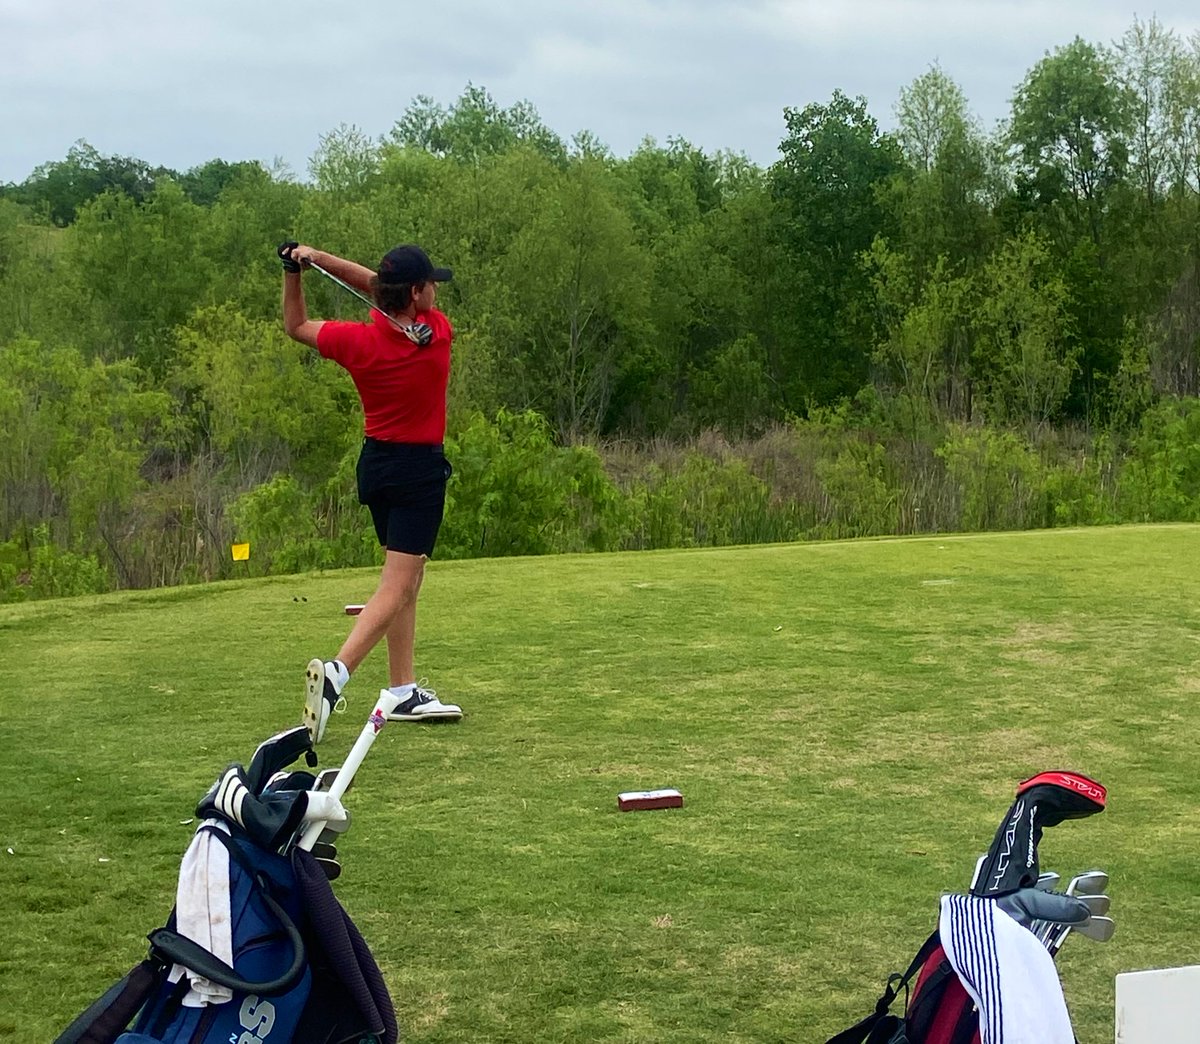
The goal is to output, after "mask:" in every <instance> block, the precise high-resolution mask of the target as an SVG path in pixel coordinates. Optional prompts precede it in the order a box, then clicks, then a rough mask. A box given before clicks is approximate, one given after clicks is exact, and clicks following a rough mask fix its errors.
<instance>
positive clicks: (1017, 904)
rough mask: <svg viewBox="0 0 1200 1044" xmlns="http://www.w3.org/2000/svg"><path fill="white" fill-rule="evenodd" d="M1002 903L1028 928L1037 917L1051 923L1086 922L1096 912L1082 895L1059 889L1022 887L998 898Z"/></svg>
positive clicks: (1001, 906) (1003, 907)
mask: <svg viewBox="0 0 1200 1044" xmlns="http://www.w3.org/2000/svg"><path fill="white" fill-rule="evenodd" d="M996 905H997V906H999V907H1000V909H1001V910H1003V911H1004V912H1005V913H1006V914H1008V916H1009V917H1011V918H1012V919H1013V920H1014V921H1016V922H1017V924H1020V925H1023V926H1024V927H1026V928H1028V927H1029V926H1030V925H1031V924H1033V922H1034V921H1048V922H1049V923H1051V924H1082V923H1083V922H1084V921H1086V920H1087V919H1088V918H1089V917H1091V916H1092V911H1091V909H1090V908H1089V907H1088V905H1087V903H1085V902H1084V901H1083V900H1082V899H1076V898H1074V897H1073V896H1070V895H1062V894H1060V893H1058V892H1041V891H1038V889H1036V888H1022V889H1021V890H1020V891H1017V892H1009V893H1008V895H1002V896H1001V897H1000V898H999V899H997V900H996Z"/></svg>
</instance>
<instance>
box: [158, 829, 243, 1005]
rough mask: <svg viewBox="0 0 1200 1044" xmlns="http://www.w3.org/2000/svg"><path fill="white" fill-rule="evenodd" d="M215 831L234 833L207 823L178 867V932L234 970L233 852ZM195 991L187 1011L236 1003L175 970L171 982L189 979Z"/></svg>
mask: <svg viewBox="0 0 1200 1044" xmlns="http://www.w3.org/2000/svg"><path fill="white" fill-rule="evenodd" d="M204 828H213V829H216V830H221V831H223V832H224V833H226V834H228V833H229V827H228V826H226V825H225V824H224V823H222V822H221V821H220V820H218V819H206V820H205V821H204V822H203V823H201V824H200V827H199V828H197V830H196V835H195V837H193V838H192V843H191V844H190V845H189V846H188V850H187V851H186V852H185V853H184V855H183V861H182V862H181V863H180V864H179V887H178V889H177V890H176V893H175V930H176V931H177V932H179V934H180V935H183V936H186V937H187V938H189V939H191V940H192V941H193V942H196V943H199V944H200V945H201V946H203V947H204V948H205V949H206V950H208V952H209V953H211V954H213V955H214V956H216V957H219V958H221V960H223V961H224V962H225V963H226V964H228V965H232V964H233V933H232V915H231V914H230V910H229V851H228V850H227V849H226V848H225V846H224V845H223V844H221V842H220V841H218V840H217V839H216V838H215V837H213V836H212V834H211V832H210V830H208V829H204ZM185 974H186V975H187V977H188V983H189V986H190V988H189V989H188V992H187V993H186V994H185V995H184V998H183V1002H182V1003H183V1004H184V1006H185V1007H188V1008H203V1007H204V1006H205V1005H207V1004H224V1003H225V1002H226V1001H229V1000H232V999H233V991H232V990H231V989H229V988H228V987H226V986H219V985H218V984H217V983H215V982H210V981H209V980H208V979H206V978H204V976H203V975H198V974H197V973H196V972H194V971H192V970H191V969H190V968H184V967H183V965H181V964H176V965H173V966H172V967H171V972H170V974H169V975H168V976H167V978H168V980H169V981H170V982H178V981H179V980H180V979H181V978H182V977H183V976H184V975H185Z"/></svg>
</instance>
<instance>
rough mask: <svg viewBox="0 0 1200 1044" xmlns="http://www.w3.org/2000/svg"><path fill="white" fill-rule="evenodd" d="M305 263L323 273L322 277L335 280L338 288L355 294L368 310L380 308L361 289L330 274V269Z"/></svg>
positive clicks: (308, 262) (309, 262) (313, 262)
mask: <svg viewBox="0 0 1200 1044" xmlns="http://www.w3.org/2000/svg"><path fill="white" fill-rule="evenodd" d="M304 263H305V264H306V265H308V267H309V268H312V269H314V270H316V271H318V272H320V273H321V275H323V276H324V277H325V278H326V279H332V280H333V281H334V282H335V283H337V285H338V286H340V287H341V288H342V289H343V290H346V291H348V292H349V293H352V294H353V295H354V296H355V297H357V298H358V299H359V300H360V301H361V302H362V303H363V304H365V305H366V306H367V307H368V308H378V307H379V306H378V305H377V304H375V302H374V301H372V300H371V299H370V298H369V297H368V296H367V295H366V294H364V293H363V292H362V291H361V290H359V289H357V288H355V287H353V286H351V285H350V284H349V283H347V282H346V281H345V280H344V279H339V278H338V277H337V276H335V275H334V274H333V273H332V272H330V271H329V269H327V268H322V267H321V266H320V265H318V264H317V263H316V262H315V261H305V262H304Z"/></svg>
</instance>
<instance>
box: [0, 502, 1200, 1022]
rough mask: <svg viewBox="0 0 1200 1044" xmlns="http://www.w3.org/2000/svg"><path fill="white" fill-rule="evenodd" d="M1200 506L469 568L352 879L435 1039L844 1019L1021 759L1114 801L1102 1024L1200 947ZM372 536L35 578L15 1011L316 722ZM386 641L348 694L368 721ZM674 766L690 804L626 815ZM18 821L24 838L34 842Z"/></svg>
mask: <svg viewBox="0 0 1200 1044" xmlns="http://www.w3.org/2000/svg"><path fill="white" fill-rule="evenodd" d="M1198 551H1200V528H1198V527H1190V526H1165V527H1127V528H1119V529H1094V530H1071V531H1039V532H1029V533H1019V534H1001V535H983V536H947V537H933V538H924V539H908V540H883V541H861V542H844V543H828V544H797V545H788V546H771V547H754V548H739V549H730V550H715V551H691V552H661V553H637V554H622V555H595V556H578V557H555V558H537V559H509V560H488V561H474V562H455V563H441V562H435V563H433V564H432V565H431V566H430V567H429V571H428V575H427V579H426V585H425V591H424V593H423V595H422V611H421V620H420V624H419V634H418V658H419V665H420V669H421V670H422V671H423V672H424V673H427V674H428V675H429V676H430V682H431V684H432V685H433V686H434V687H435V688H436V689H437V690H438V692H439V695H441V696H442V697H443V698H445V699H447V700H453V701H456V702H461V703H462V704H463V706H464V709H465V711H466V714H467V716H466V717H465V719H464V720H463V722H462V723H461V724H460V725H458V726H453V725H451V726H429V725H425V726H420V725H403V724H394V725H390V726H389V727H388V728H387V729H385V730H384V732H383V733H382V734H381V735H380V738H379V741H378V742H377V744H376V746H375V748H374V749H373V750H372V752H371V754H370V756H369V758H368V760H367V761H366V763H365V764H364V766H363V768H362V770H361V772H360V774H359V777H358V780H357V782H356V784H355V787H354V789H353V790H352V791H351V792H350V794H349V795H348V796H347V798H346V805H347V807H348V808H349V809H350V810H351V813H352V816H353V825H352V827H351V830H350V832H349V833H348V834H347V835H346V836H345V838H344V840H343V843H342V844H341V845H340V850H341V858H342V861H343V864H344V873H343V875H342V877H341V879H340V880H339V881H338V882H337V883H336V885H335V890H336V891H337V893H338V895H339V897H340V898H341V900H342V902H343V904H344V905H345V906H346V907H347V909H348V910H349V911H350V913H351V914H352V915H353V916H354V917H355V919H356V921H357V923H358V924H359V926H360V927H361V928H362V930H363V933H364V934H365V936H366V938H367V940H368V941H369V942H370V943H371V945H372V947H373V949H374V952H375V954H376V956H377V958H378V960H379V962H380V965H381V966H382V968H383V971H384V974H385V976H386V978H387V980H388V983H389V985H390V987H391V990H392V995H393V997H394V999H395V1002H396V1007H397V1011H398V1015H399V1018H400V1023H401V1026H402V1029H403V1031H404V1034H405V1036H406V1038H407V1039H408V1040H410V1041H428V1042H434V1041H436V1042H451V1041H514V1042H545V1041H648V1042H657V1041H664V1042H666V1041H670V1042H680V1044H684V1042H687V1044H694V1042H699V1041H714V1042H715V1041H798V1042H820V1041H824V1040H825V1038H826V1037H827V1036H829V1035H830V1034H831V1033H833V1032H834V1031H836V1030H838V1029H841V1028H843V1027H844V1026H845V1025H847V1024H849V1023H850V1022H852V1021H854V1020H856V1019H858V1018H859V1017H861V1016H862V1015H865V1014H866V1013H867V1012H868V1011H869V1010H870V1008H871V1006H872V1005H873V1003H874V1001H875V998H876V997H877V995H878V994H879V992H880V991H881V989H882V986H883V983H884V981H885V980H886V978H887V976H888V974H889V973H890V972H892V971H896V970H900V969H902V968H903V967H904V966H905V964H906V963H907V961H908V959H909V957H910V956H911V955H912V953H913V952H914V951H915V949H916V947H917V946H918V945H919V944H920V943H921V941H922V940H923V939H924V938H925V936H926V934H927V933H928V932H929V930H930V929H931V928H932V927H933V925H934V923H935V919H936V914H937V901H938V896H939V894H940V893H942V892H944V891H963V890H965V889H966V886H967V883H968V881H969V878H970V874H971V870H972V867H973V865H974V862H975V858H976V856H977V855H978V854H979V853H981V852H983V851H984V850H985V849H986V848H987V846H988V844H989V843H990V842H991V839H992V835H993V833H994V832H995V830H996V827H997V825H998V823H999V822H1000V819H1001V817H1002V816H1003V814H1004V813H1005V811H1006V810H1007V808H1008V806H1009V804H1010V802H1011V800H1012V796H1013V792H1014V788H1015V785H1016V783H1017V782H1018V781H1019V780H1021V779H1023V778H1025V777H1027V776H1029V775H1031V774H1033V773H1034V772H1036V771H1039V770H1042V769H1047V768H1059V767H1071V768H1074V769H1077V770H1079V771H1082V772H1086V773H1088V774H1090V775H1093V776H1094V777H1096V778H1097V779H1099V780H1100V781H1101V782H1103V783H1104V784H1106V785H1107V786H1108V788H1109V809H1108V811H1106V812H1105V813H1103V814H1102V815H1100V816H1097V817H1094V818H1092V819H1087V820H1083V821H1078V822H1068V823H1064V824H1063V825H1061V826H1059V827H1056V828H1054V829H1052V830H1049V831H1047V833H1046V835H1045V837H1044V839H1043V842H1042V846H1041V855H1042V862H1043V868H1044V869H1054V870H1058V871H1059V872H1060V873H1062V875H1063V879H1064V881H1065V880H1066V879H1067V878H1068V877H1070V876H1071V875H1072V874H1074V873H1076V872H1078V871H1080V870H1082V869H1086V868H1089V867H1093V866H1099V867H1102V868H1104V869H1106V870H1108V871H1109V873H1110V874H1111V876H1112V883H1111V886H1110V894H1111V896H1112V900H1113V903H1112V913H1113V916H1114V917H1115V919H1116V921H1117V925H1118V931H1117V935H1116V938H1115V939H1114V940H1113V941H1112V942H1111V943H1109V944H1107V945H1105V946H1102V945H1097V944H1095V943H1092V942H1089V941H1088V940H1085V939H1079V938H1073V939H1070V940H1069V941H1068V943H1067V945H1066V947H1065V948H1064V951H1063V953H1062V955H1061V957H1060V961H1059V967H1060V969H1061V971H1062V976H1063V980H1064V984H1065V989H1066V994H1067V1000H1068V1004H1069V1006H1070V1008H1071V1011H1072V1014H1073V1016H1074V1020H1075V1026H1076V1031H1077V1033H1078V1035H1079V1038H1080V1040H1081V1041H1083V1042H1084V1044H1091V1042H1095V1044H1099V1042H1107V1041H1111V1040H1112V1034H1113V1029H1112V1004H1113V976H1114V974H1115V973H1117V972H1118V971H1122V970H1131V969H1142V968H1149V967H1162V966H1168V965H1180V964H1189V963H1197V962H1200V931H1198V930H1197V925H1198V924H1200V894H1198V893H1200V870H1198V853H1200V811H1198V803H1200V772H1198V771H1197V755H1198V753H1200V744H1198V740H1200V727H1198V724H1197V699H1198V697H1200V665H1198V663H1200V569H1197V566H1196V563H1197V557H1198V556H1197V552H1198ZM374 580H375V574H374V573H373V572H372V571H363V570H356V571H353V572H340V573H327V574H322V575H308V576H299V577H287V578H280V579H271V580H261V581H248V582H244V583H231V584H221V585H214V586H207V587H192V588H187V589H180V590H171V591H157V592H135V593H129V594H121V595H115V596H107V597H102V598H89V599H76V600H69V601H58V602H43V603H35V604H30V605H26V606H8V607H0V652H2V653H3V662H4V664H5V675H6V677H5V685H4V691H3V695H0V765H2V766H3V769H4V790H3V796H2V797H0V909H2V910H3V917H4V921H5V924H4V933H3V942H2V943H0V1039H4V1040H13V1041H29V1042H44V1041H47V1040H50V1039H52V1038H53V1036H54V1035H55V1033H56V1032H57V1031H58V1030H59V1029H61V1028H62V1027H63V1025H65V1024H66V1023H67V1022H69V1021H70V1019H71V1018H72V1017H73V1016H74V1015H75V1014H76V1013H77V1012H78V1011H79V1010H80V1009H81V1008H82V1007H84V1006H85V1005H86V1003H87V1002H89V1001H90V1000H91V999H92V998H93V996H94V995H95V994H97V993H99V992H100V991H101V990H102V989H104V988H105V987H107V986H108V985H109V984H110V983H111V982H112V981H113V980H115V979H116V978H117V977H119V975H121V974H122V973H123V972H124V971H126V970H127V969H128V967H129V966H130V965H132V964H133V963H135V962H136V961H137V960H139V959H140V958H141V957H142V956H143V953H144V947H145V943H144V936H145V934H146V932H147V931H149V930H150V929H151V928H153V927H155V926H157V925H158V924H159V923H161V921H162V920H163V919H164V918H165V916H166V914H167V912H168V910H169V909H170V906H171V903H172V901H173V897H174V887H175V877H176V873H177V870H178V863H179V859H180V856H181V855H182V853H183V850H184V849H185V847H186V846H187V844H188V841H189V838H190V836H191V833H192V831H193V830H194V828H195V824H194V823H192V822H190V819H191V817H192V814H193V809H194V806H195V804H196V801H197V800H198V799H199V797H200V796H201V795H202V794H203V792H204V791H205V789H206V788H207V787H208V785H209V784H210V783H211V781H212V780H213V779H214V778H215V777H216V775H217V774H218V773H219V772H220V771H221V770H222V769H223V768H224V767H225V765H226V764H227V763H229V762H230V761H245V760H247V759H248V758H249V757H250V755H251V753H252V752H253V750H254V748H255V746H256V745H257V744H258V742H259V741H260V740H262V739H263V738H265V737H266V736H267V735H269V734H271V733H272V732H275V731H278V730H279V729H281V728H284V727H288V726H291V725H293V724H296V723H298V720H299V708H300V703H301V697H302V677H303V670H304V665H305V663H306V661H307V660H308V658H309V657H311V656H314V655H321V656H331V655H332V654H333V653H334V651H335V650H336V648H337V646H338V644H339V643H340V641H341V639H342V637H343V636H344V634H345V632H346V629H347V627H348V624H349V620H348V619H347V618H346V617H345V616H344V615H343V613H342V606H343V604H344V603H347V602H360V601H364V600H365V599H366V598H367V597H368V596H369V594H370V592H371V590H372V589H373V585H374ZM384 681H385V665H384V659H383V650H382V649H378V650H377V651H376V652H375V653H374V654H373V655H372V658H371V659H370V660H368V661H367V663H366V665H364V667H363V668H362V670H361V671H360V672H359V674H358V675H357V676H356V677H355V679H354V681H353V683H352V684H351V686H350V688H349V689H348V690H347V696H348V697H349V700H350V708H349V711H348V713H347V714H345V715H343V716H340V717H337V718H335V719H333V721H332V723H331V725H330V729H329V733H328V737H327V739H326V742H325V744H324V745H323V746H322V747H321V753H322V755H323V758H322V761H323V764H337V763H338V762H339V761H340V759H341V758H342V757H343V756H344V754H345V752H346V751H348V750H349V747H350V745H351V743H352V741H353V739H354V738H355V737H356V736H357V734H358V731H359V729H360V727H361V725H362V723H363V721H364V720H365V716H366V714H367V712H368V711H369V709H370V707H371V705H372V704H373V702H374V699H375V696H376V694H377V691H378V688H379V686H380V685H381V684H382V683H383V682H384ZM668 786H670V787H678V788H679V789H680V790H682V791H683V793H684V796H685V800H686V805H685V807H684V808H683V809H680V810H670V811H657V812H637V813H620V812H618V811H617V810H616V796H617V793H618V792H619V791H624V790H635V789H648V788H654V787H668ZM9 850H11V854H10V852H9Z"/></svg>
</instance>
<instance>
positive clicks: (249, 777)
mask: <svg viewBox="0 0 1200 1044" xmlns="http://www.w3.org/2000/svg"><path fill="white" fill-rule="evenodd" d="M310 750H312V737H311V736H310V735H309V732H308V729H307V727H306V726H304V725H297V726H296V727H295V728H294V729H285V730H284V731H283V732H277V733H275V735H274V736H272V737H271V738H270V739H267V740H263V741H262V743H260V744H259V745H258V749H257V750H256V751H255V752H254V756H253V757H252V758H251V759H250V766H249V768H247V769H246V786H248V787H249V788H250V790H251V792H252V793H254V794H256V795H257V794H261V793H262V792H263V791H264V790H265V789H266V788H267V784H268V783H269V782H270V781H271V779H272V778H273V777H274V776H275V775H276V774H277V773H278V772H279V771H280V770H281V769H285V768H287V766H288V765H290V764H291V763H292V762H293V761H295V760H296V759H297V758H298V757H300V755H301V754H304V753H306V752H308V751H310ZM276 789H278V788H276ZM305 789H308V788H307V787H306V788H305Z"/></svg>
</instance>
